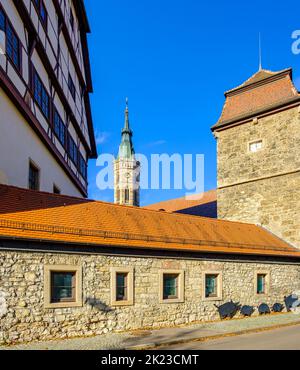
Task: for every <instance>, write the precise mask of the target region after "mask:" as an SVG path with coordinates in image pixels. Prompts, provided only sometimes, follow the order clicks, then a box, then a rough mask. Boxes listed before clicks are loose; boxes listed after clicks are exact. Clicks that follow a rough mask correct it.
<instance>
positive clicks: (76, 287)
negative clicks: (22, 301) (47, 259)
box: [44, 265, 82, 308]
mask: <svg viewBox="0 0 300 370" xmlns="http://www.w3.org/2000/svg"><path fill="white" fill-rule="evenodd" d="M44 307H45V308H68V307H82V268H81V266H70V265H46V266H45V267H44Z"/></svg>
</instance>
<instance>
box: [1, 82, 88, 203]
mask: <svg viewBox="0 0 300 370" xmlns="http://www.w3.org/2000/svg"><path fill="white" fill-rule="evenodd" d="M29 159H31V160H32V161H33V162H34V163H35V164H36V165H37V166H39V168H40V170H41V172H40V190H42V191H46V192H50V193H52V191H53V184H55V185H56V186H58V187H59V188H60V190H61V192H62V194H67V195H72V196H79V197H81V196H82V195H81V194H80V192H79V191H78V190H77V188H76V186H75V185H73V183H72V181H71V180H70V179H69V178H68V177H67V175H66V174H65V172H64V171H63V170H62V168H61V167H60V165H59V164H58V163H57V162H56V160H55V159H54V158H53V156H52V154H51V153H50V152H49V151H48V149H46V147H45V146H44V145H43V143H42V142H41V140H40V139H39V138H38V136H37V135H36V134H35V133H34V131H33V130H32V129H31V127H30V126H29V124H28V123H27V122H26V121H25V120H24V118H23V117H22V116H21V114H20V113H19V112H18V111H17V110H16V108H15V107H14V105H13V104H12V102H11V101H10V99H8V97H7V96H6V94H5V93H4V92H3V90H2V89H0V182H1V183H6V184H9V185H14V186H19V187H23V188H27V187H28V168H29Z"/></svg>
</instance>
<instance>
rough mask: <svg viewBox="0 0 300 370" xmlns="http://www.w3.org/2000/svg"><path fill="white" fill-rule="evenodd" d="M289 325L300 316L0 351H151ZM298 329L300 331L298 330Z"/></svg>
mask: <svg viewBox="0 0 300 370" xmlns="http://www.w3.org/2000/svg"><path fill="white" fill-rule="evenodd" d="M290 325H299V326H300V315H299V314H298V315H295V314H292V313H284V314H277V315H268V316H260V317H253V318H246V319H234V320H226V321H219V322H213V323H206V324H196V325H190V326H185V327H177V328H165V329H158V330H152V331H151V330H140V331H133V332H128V333H120V334H116V333H114V334H107V335H102V336H96V337H89V338H76V339H65V340H57V341H48V342H39V343H31V344H20V345H16V346H10V347H1V346H0V350H105V349H106V350H117V349H151V348H155V347H160V346H162V345H166V344H168V345H170V344H178V343H185V342H189V341H204V340H209V339H215V338H219V337H224V336H231V335H239V334H243V333H245V332H255V331H261V330H270V329H272V328H277V327H284V326H290ZM299 330H300V328H299Z"/></svg>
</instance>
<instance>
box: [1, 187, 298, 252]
mask: <svg viewBox="0 0 300 370" xmlns="http://www.w3.org/2000/svg"><path fill="white" fill-rule="evenodd" d="M0 238H1V239H5V238H8V239H12V238H17V239H26V240H28V239H29V240H36V241H47V242H59V243H64V244H70V243H75V244H81V245H93V246H103V247H107V248H109V247H111V246H116V247H122V248H128V247H130V248H133V247H134V248H139V249H160V250H177V251H191V252H193V251H194V252H210V253H230V254H248V255H264V256H288V257H297V258H298V257H300V252H299V251H298V250H297V249H295V248H293V247H292V246H290V245H289V244H287V243H285V242H284V241H282V240H281V239H279V238H277V237H275V236H274V235H273V234H271V233H269V232H267V231H266V230H264V229H262V228H260V227H257V226H255V225H251V224H244V223H238V222H230V221H221V220H214V219H208V218H202V217H194V216H188V215H181V214H175V213H166V212H158V211H152V210H146V209H142V208H135V207H125V206H118V205H114V204H111V203H104V202H99V201H92V200H85V199H78V198H73V197H68V196H60V195H54V194H48V193H42V192H34V191H30V190H24V189H19V188H15V187H11V186H5V185H0Z"/></svg>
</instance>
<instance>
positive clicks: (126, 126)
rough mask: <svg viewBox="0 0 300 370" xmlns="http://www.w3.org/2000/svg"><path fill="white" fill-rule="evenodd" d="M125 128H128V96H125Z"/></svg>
mask: <svg viewBox="0 0 300 370" xmlns="http://www.w3.org/2000/svg"><path fill="white" fill-rule="evenodd" d="M124 129H125V130H130V129H129V108H128V98H126V108H125V125H124Z"/></svg>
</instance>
